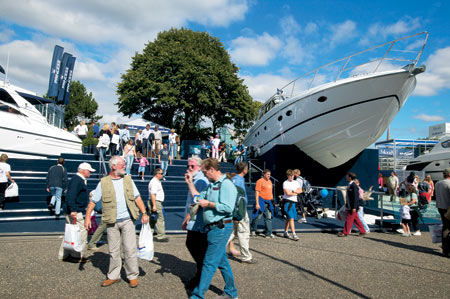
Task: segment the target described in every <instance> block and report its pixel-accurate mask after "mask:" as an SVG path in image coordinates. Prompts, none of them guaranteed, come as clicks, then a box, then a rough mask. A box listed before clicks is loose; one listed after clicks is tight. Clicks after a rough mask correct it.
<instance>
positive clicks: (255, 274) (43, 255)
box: [0, 232, 450, 299]
mask: <svg viewBox="0 0 450 299" xmlns="http://www.w3.org/2000/svg"><path fill="white" fill-rule="evenodd" d="M299 236H300V241H298V242H295V241H292V240H289V239H284V238H281V237H276V238H274V239H265V238H263V237H260V236H257V237H253V238H251V241H250V246H251V249H252V253H253V256H254V259H255V260H256V261H257V263H256V264H252V265H248V264H241V263H239V262H238V261H236V260H234V259H231V260H230V264H231V267H232V269H233V273H234V277H235V281H236V286H237V289H238V293H239V298H241V299H242V298H278V299H281V298H408V297H411V298H412V297H413V298H421V297H422V298H448V286H449V281H450V259H448V258H444V257H442V256H441V254H440V246H439V245H440V244H432V243H431V237H430V235H429V233H428V232H426V233H423V234H422V236H417V237H402V236H400V235H399V234H393V233H377V232H372V233H370V234H368V235H367V236H366V237H358V236H349V237H346V238H339V237H337V236H336V235H335V234H331V233H320V232H315V233H299ZM61 238H62V237H61V236H47V237H45V236H40V237H1V238H0V277H1V279H0V298H187V297H188V292H187V291H186V290H185V287H184V284H183V281H186V280H187V279H189V278H190V277H191V276H192V275H193V273H194V271H195V265H194V262H193V260H192V258H191V257H190V255H189V253H188V251H187V249H186V248H185V244H184V242H185V236H184V235H171V236H170V242H169V243H155V258H154V260H153V261H151V262H148V261H143V260H140V261H139V264H140V277H139V281H140V285H139V286H138V287H137V288H135V289H132V288H130V287H129V286H128V284H127V282H126V281H124V280H122V281H121V282H120V283H118V284H114V285H112V286H110V287H106V288H102V287H100V284H101V283H102V281H103V280H104V279H105V275H106V273H107V270H108V261H109V256H108V253H107V250H108V249H107V245H103V246H101V247H100V248H101V250H100V251H98V252H95V253H92V252H90V253H91V254H92V256H91V260H92V261H91V262H90V263H85V264H75V263H69V262H59V261H58V259H57V252H58V248H59V245H60V243H61ZM122 277H123V278H125V273H124V271H122ZM223 287H224V282H223V279H222V277H221V275H220V273H219V272H217V273H216V275H215V277H214V279H213V281H212V284H211V286H210V289H209V291H208V292H207V293H206V298H215V296H217V295H218V294H220V293H221V290H223Z"/></svg>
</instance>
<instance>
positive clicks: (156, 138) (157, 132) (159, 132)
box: [153, 130, 161, 140]
mask: <svg viewBox="0 0 450 299" xmlns="http://www.w3.org/2000/svg"><path fill="white" fill-rule="evenodd" d="M153 134H155V140H161V131H160V130H158V131H154V132H153Z"/></svg>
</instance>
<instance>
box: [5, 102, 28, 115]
mask: <svg viewBox="0 0 450 299" xmlns="http://www.w3.org/2000/svg"><path fill="white" fill-rule="evenodd" d="M0 112H8V113H12V114H21V115H23V114H22V113H20V111H19V110H17V109H15V108H14V107H11V106H8V105H5V104H0Z"/></svg>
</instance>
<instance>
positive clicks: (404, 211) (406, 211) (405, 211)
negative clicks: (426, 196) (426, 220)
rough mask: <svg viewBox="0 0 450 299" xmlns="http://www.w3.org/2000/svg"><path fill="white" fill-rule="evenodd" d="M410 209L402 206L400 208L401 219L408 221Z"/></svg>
mask: <svg viewBox="0 0 450 299" xmlns="http://www.w3.org/2000/svg"><path fill="white" fill-rule="evenodd" d="M410 210H411V208H410V207H409V206H408V205H404V206H401V207H400V214H401V215H402V219H406V220H410V219H411V214H410Z"/></svg>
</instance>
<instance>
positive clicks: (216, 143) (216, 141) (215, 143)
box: [213, 138, 220, 147]
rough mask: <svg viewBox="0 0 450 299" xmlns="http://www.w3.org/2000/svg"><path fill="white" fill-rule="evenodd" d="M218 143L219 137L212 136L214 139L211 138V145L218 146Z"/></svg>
mask: <svg viewBox="0 0 450 299" xmlns="http://www.w3.org/2000/svg"><path fill="white" fill-rule="evenodd" d="M219 144H220V139H219V138H214V139H213V145H214V146H215V147H218V146H219Z"/></svg>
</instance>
